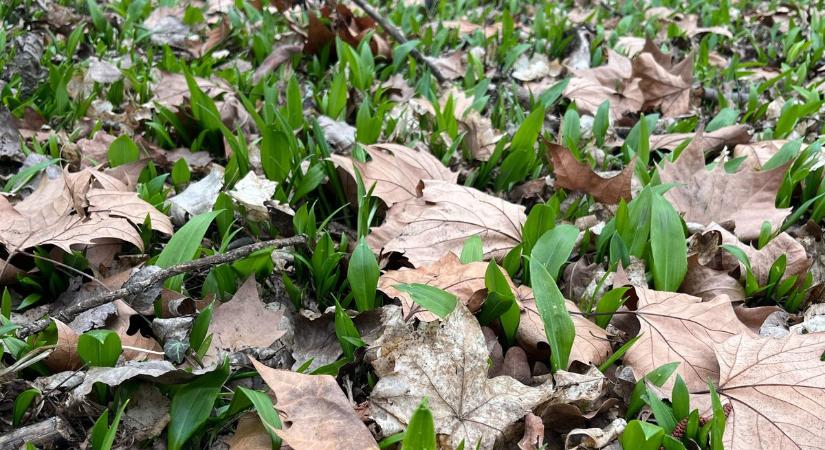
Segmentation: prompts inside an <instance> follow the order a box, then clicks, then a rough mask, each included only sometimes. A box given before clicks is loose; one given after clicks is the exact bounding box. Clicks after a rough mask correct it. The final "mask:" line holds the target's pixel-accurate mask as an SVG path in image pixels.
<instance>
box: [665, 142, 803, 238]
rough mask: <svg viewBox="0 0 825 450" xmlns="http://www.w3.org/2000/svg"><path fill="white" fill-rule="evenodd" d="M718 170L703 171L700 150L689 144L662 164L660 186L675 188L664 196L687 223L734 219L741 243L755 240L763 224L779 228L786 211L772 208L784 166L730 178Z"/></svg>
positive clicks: (742, 172)
mask: <svg viewBox="0 0 825 450" xmlns="http://www.w3.org/2000/svg"><path fill="white" fill-rule="evenodd" d="M699 137H700V136H697V137H696V138H695V139H699ZM722 166H723V165H722V164H717V165H716V167H715V168H714V169H713V170H707V169H706V168H705V153H704V151H703V148H702V146H701V145H694V144H693V142H691V143H690V144H688V146H687V147H685V149H684V150H683V151H682V154H681V155H680V156H679V159H677V160H676V162H670V161H665V162H664V164H663V166H662V167H661V168H660V170H659V177H660V179H661V180H662V183H665V184H667V183H674V184H676V186H674V187H673V188H672V189H670V190H668V191H667V192H666V193H665V197H666V198H667V199H668V200H670V202H671V203H672V204H673V207H674V208H676V209H677V210H678V211H680V212H682V213H684V217H685V221H687V222H696V223H701V224H703V225H708V224H710V223H711V222H716V223H722V222H725V221H728V220H732V221H734V223H735V224H736V229H735V231H736V236H738V237H739V238H740V239H743V240H752V239H756V238H758V237H759V232H760V230H761V227H762V222H764V221H768V222H769V223H770V224H771V226H772V227H773V229H778V228H779V227H780V226H781V225H782V222H783V221H784V220H785V217H787V216H788V214H789V213H790V208H777V207H776V206H775V205H774V201H775V199H776V192H777V191H778V190H779V186H780V185H781V183H782V180H783V178H784V176H785V171H786V169H787V166H783V167H778V168H776V169H773V170H769V171H767V172H757V171H754V170H751V169H743V170H741V171H739V172H737V173H733V174H731V173H727V172H726V171H725V169H724V167H722Z"/></svg>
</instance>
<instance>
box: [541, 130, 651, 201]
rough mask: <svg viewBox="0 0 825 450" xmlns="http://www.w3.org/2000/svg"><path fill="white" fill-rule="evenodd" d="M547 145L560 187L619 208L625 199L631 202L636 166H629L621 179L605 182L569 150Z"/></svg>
mask: <svg viewBox="0 0 825 450" xmlns="http://www.w3.org/2000/svg"><path fill="white" fill-rule="evenodd" d="M545 144H546V145H547V155H548V156H549V157H550V161H552V163H553V174H554V175H555V176H556V186H558V187H562V188H564V189H569V190H572V191H579V192H585V193H587V194H590V195H592V196H593V198H595V199H596V201H599V202H602V203H608V204H616V203H619V200H621V199H624V200H625V201H629V200H630V197H631V194H630V181H631V179H632V178H633V168H634V167H635V164H628V165H627V167H625V169H624V170H622V172H621V173H619V174H618V175H615V176H612V177H610V178H604V177H602V176H601V175H599V174H597V173H596V172H594V171H593V169H591V168H590V166H589V165H588V164H585V163H582V162H579V161H578V160H577V159H576V157H575V156H573V153H571V152H570V150H568V149H567V148H565V147H563V146H561V145H558V144H553V143H551V142H547V141H545Z"/></svg>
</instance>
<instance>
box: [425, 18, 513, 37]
mask: <svg viewBox="0 0 825 450" xmlns="http://www.w3.org/2000/svg"><path fill="white" fill-rule="evenodd" d="M437 25H438V24H433V27H434V28H433V29H434V30H435V27H436V26H437ZM441 26H442V27H444V28H448V29H451V30H458V33H459V34H472V33H475V31H476V30H480V29H483V32H484V37H485V38H491V37H493V36H495V35H496V34H498V32H499V31H501V23H500V22H496V23H494V24H492V25H487V26H484V27H482V26H481V25H478V24H475V23H472V22H470V21H469V20H467V19H461V20H445V21H443V22H441Z"/></svg>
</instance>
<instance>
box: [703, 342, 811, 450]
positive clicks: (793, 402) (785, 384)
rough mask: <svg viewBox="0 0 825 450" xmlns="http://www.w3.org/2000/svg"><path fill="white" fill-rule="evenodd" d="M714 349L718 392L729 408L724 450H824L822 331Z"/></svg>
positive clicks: (718, 344)
mask: <svg viewBox="0 0 825 450" xmlns="http://www.w3.org/2000/svg"><path fill="white" fill-rule="evenodd" d="M714 350H715V351H716V358H717V360H718V364H719V368H720V376H719V385H718V386H719V387H718V392H719V394H720V396H721V397H722V401H723V403H724V402H725V400H729V401H730V402H731V404H732V406H733V410H732V413H731V415H730V416H729V417H728V423H727V426H726V427H725V436H724V438H723V442H724V446H725V448H726V449H728V450H768V449H771V450H773V449H803V448H804V449H823V448H825V444H823V442H825V427H823V426H822V420H823V419H822V418H823V417H825V406H823V402H822V400H821V399H822V398H823V396H825V362H823V361H822V354H823V351H825V333H810V334H793V333H792V334H789V335H787V336H785V337H783V338H759V337H755V336H750V335H747V334H740V335H736V336H733V337H731V338H730V339H728V340H726V341H724V342H721V343H715V344H714Z"/></svg>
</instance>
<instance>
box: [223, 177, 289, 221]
mask: <svg viewBox="0 0 825 450" xmlns="http://www.w3.org/2000/svg"><path fill="white" fill-rule="evenodd" d="M277 188H278V183H276V182H274V181H270V180H268V179H267V178H266V177H264V176H261V175H258V174H256V173H255V172H252V171H249V172H248V173H247V174H246V175H245V176H244V177H243V178H241V180H240V181H238V182H237V183H235V186H234V187H233V188H232V190H231V191H229V196H230V197H232V199H234V200H235V203H237V204H238V205H240V206H242V207H243V211H245V212H246V218H247V219H249V220H251V221H253V222H263V221H265V220H267V219H268V218H269V213H268V212H267V208H266V206H265V205H264V202H266V201H268V200H270V199H271V198H272V196H273V195H275V190H276V189H277Z"/></svg>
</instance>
